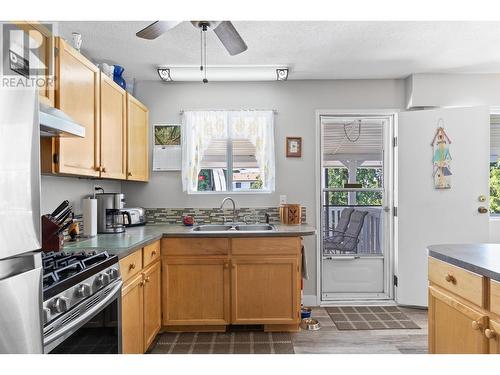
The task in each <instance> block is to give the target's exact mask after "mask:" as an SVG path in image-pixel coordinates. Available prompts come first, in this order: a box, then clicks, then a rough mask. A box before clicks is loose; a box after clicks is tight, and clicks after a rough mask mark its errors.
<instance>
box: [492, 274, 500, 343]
mask: <svg viewBox="0 0 500 375" xmlns="http://www.w3.org/2000/svg"><path fill="white" fill-rule="evenodd" d="M490 295H491V300H490V311H491V312H494V313H495V314H498V315H500V282H498V281H495V280H490ZM499 333H500V332H499Z"/></svg>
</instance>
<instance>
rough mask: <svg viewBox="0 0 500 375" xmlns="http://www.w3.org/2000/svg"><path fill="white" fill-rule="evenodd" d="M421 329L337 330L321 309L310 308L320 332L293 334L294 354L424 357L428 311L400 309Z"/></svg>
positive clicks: (324, 310) (323, 309)
mask: <svg viewBox="0 0 500 375" xmlns="http://www.w3.org/2000/svg"><path fill="white" fill-rule="evenodd" d="M400 309H401V311H402V312H403V313H404V314H406V315H407V316H408V317H409V318H410V319H411V320H413V321H414V322H415V323H416V324H417V325H418V326H419V327H420V328H421V329H391V330H364V331H340V330H338V329H337V328H336V327H335V324H334V323H333V321H332V320H331V319H330V317H329V316H328V313H327V311H326V309H325V308H323V307H313V310H312V317H313V318H316V319H318V321H319V322H320V323H321V329H320V330H319V331H303V330H302V331H300V332H297V333H293V334H292V342H293V348H294V351H295V353H296V354H424V353H427V310H421V309H411V308H405V307H400Z"/></svg>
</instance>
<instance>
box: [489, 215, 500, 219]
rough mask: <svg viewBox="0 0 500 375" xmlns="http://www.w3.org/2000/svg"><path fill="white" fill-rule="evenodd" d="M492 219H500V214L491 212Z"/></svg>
mask: <svg viewBox="0 0 500 375" xmlns="http://www.w3.org/2000/svg"><path fill="white" fill-rule="evenodd" d="M489 219H490V221H500V214H490V217H489Z"/></svg>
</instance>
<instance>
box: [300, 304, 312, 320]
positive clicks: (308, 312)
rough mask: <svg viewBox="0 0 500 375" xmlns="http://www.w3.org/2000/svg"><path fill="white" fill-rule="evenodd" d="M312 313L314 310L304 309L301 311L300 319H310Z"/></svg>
mask: <svg viewBox="0 0 500 375" xmlns="http://www.w3.org/2000/svg"><path fill="white" fill-rule="evenodd" d="M311 311H312V309H311V308H310V307H302V308H301V309H300V317H301V318H302V319H306V318H310V317H311Z"/></svg>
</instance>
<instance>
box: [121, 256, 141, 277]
mask: <svg viewBox="0 0 500 375" xmlns="http://www.w3.org/2000/svg"><path fill="white" fill-rule="evenodd" d="M141 270H142V249H139V250H137V251H136V252H134V253H132V254H130V255H128V256H126V257H125V258H123V259H121V260H120V273H121V274H122V280H123V282H125V281H126V280H128V279H130V278H131V277H132V276H134V275H137V273H139V272H140V271H141Z"/></svg>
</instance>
